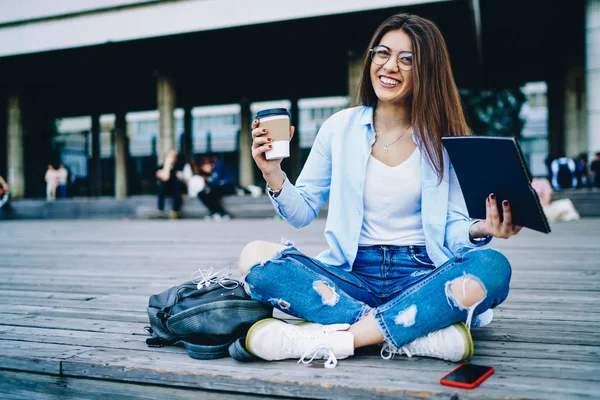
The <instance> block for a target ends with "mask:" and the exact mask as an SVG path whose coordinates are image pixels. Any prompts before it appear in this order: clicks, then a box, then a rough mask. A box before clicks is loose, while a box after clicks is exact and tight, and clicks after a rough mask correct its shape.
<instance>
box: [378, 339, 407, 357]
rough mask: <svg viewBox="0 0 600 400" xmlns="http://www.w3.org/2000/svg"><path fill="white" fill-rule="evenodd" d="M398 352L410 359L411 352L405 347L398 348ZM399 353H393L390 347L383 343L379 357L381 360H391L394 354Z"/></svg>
mask: <svg viewBox="0 0 600 400" xmlns="http://www.w3.org/2000/svg"><path fill="white" fill-rule="evenodd" d="M400 350H402V352H404V354H406V355H407V356H408V357H409V358H410V357H412V354H411V352H410V351H409V350H408V348H407V347H406V346H402V347H401V348H400ZM399 353H400V352H399V351H395V350H394V349H393V348H392V345H391V344H389V343H387V342H385V343H384V344H383V346H382V347H381V351H380V352H379V354H380V355H381V358H383V359H384V360H391V359H392V358H394V357H395V356H396V354H399Z"/></svg>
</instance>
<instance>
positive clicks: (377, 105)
mask: <svg viewBox="0 0 600 400" xmlns="http://www.w3.org/2000/svg"><path fill="white" fill-rule="evenodd" d="M359 100H360V103H361V105H360V106H359V107H354V108H350V109H347V110H343V111H340V112H338V113H336V114H334V115H333V116H332V117H330V118H329V119H328V120H327V121H325V123H324V124H323V125H322V126H321V129H320V130H319V134H318V135H317V137H316V140H315V143H314V145H313V147H312V150H311V153H310V155H309V157H308V160H307V161H306V164H305V165H304V169H303V170H302V173H301V174H300V177H299V178H298V180H297V182H296V184H295V185H293V184H292V183H291V182H290V181H289V180H288V179H287V177H286V176H285V174H284V173H283V171H282V169H281V165H280V163H281V161H280V160H267V159H266V158H265V156H264V154H265V152H267V151H268V150H269V149H270V148H271V141H270V139H269V138H268V137H267V136H266V133H267V130H266V129H265V128H263V127H260V128H259V124H260V121H259V120H255V121H254V122H253V124H252V128H253V131H252V137H253V143H252V156H253V158H254V160H255V162H256V164H257V165H258V167H259V168H260V170H261V171H262V173H263V176H264V178H265V180H266V181H267V185H268V186H269V189H270V191H269V192H270V196H271V200H272V202H273V206H274V208H275V210H276V211H277V213H278V214H279V215H280V216H281V217H282V218H283V219H284V220H285V221H287V222H288V223H290V224H291V225H293V226H295V227H297V228H300V227H303V226H305V225H307V224H309V223H310V222H311V221H312V220H313V219H314V218H316V216H317V215H318V214H319V211H320V209H321V207H322V206H323V204H325V202H327V201H329V212H328V216H327V226H326V231H325V236H326V238H327V242H328V244H329V249H327V250H325V251H323V252H322V253H320V254H319V255H318V256H317V257H315V258H313V257H309V256H307V255H306V254H304V253H302V252H301V251H300V250H298V249H297V248H296V247H295V246H294V245H293V244H292V243H291V242H287V241H286V242H285V243H283V244H276V243H269V242H263V241H254V242H252V243H250V244H248V245H247V246H246V247H245V248H244V249H243V251H242V253H241V255H240V272H241V273H242V275H243V276H244V281H245V287H246V290H247V291H248V293H250V295H251V296H252V297H253V298H255V299H257V300H260V301H262V302H264V303H267V304H270V305H272V306H273V307H276V308H279V309H280V310H281V311H284V312H285V313H288V314H292V315H294V316H296V317H298V318H301V319H304V320H307V321H310V322H313V323H312V324H304V325H289V324H286V323H285V322H283V321H278V320H274V319H269V320H264V321H260V322H258V323H257V324H255V325H254V326H253V327H252V328H251V329H250V331H249V332H248V336H247V340H246V347H247V348H248V350H249V351H250V352H251V353H253V354H254V355H256V356H258V357H260V358H263V359H265V360H280V359H286V358H294V357H297V358H300V359H301V360H302V361H303V362H304V361H305V360H308V361H307V362H310V360H312V359H314V358H324V359H327V362H326V363H325V366H326V367H334V366H335V365H336V364H337V359H340V358H345V357H349V356H351V355H353V354H354V349H355V348H358V347H362V346H366V345H373V344H384V347H383V348H382V357H383V358H386V359H389V358H391V357H392V356H393V355H394V354H400V353H404V354H406V355H408V356H409V357H411V356H415V355H417V356H428V357H436V358H442V359H445V360H451V361H460V360H464V359H466V358H469V357H471V356H472V355H473V351H474V350H473V341H472V339H471V335H470V331H469V328H470V326H471V325H472V324H473V325H478V326H481V325H484V324H486V323H489V321H491V315H492V311H491V309H492V308H494V307H496V306H497V305H499V304H500V303H502V302H503V301H504V299H505V298H506V297H507V295H508V287H509V282H510V276H511V268H510V264H509V263H508V261H507V259H506V258H505V257H504V256H503V255H502V254H500V253H499V252H497V251H494V250H483V251H473V252H471V251H470V250H472V249H475V248H478V247H481V246H484V245H485V244H487V243H489V241H490V240H491V237H492V236H496V237H503V238H507V237H509V236H511V235H514V234H516V233H518V232H519V230H520V227H516V226H514V225H513V224H512V223H511V222H510V221H511V214H510V205H508V204H505V205H504V207H503V211H504V219H503V220H502V221H503V222H500V217H499V215H498V209H497V207H496V200H495V197H494V195H493V194H491V195H490V197H489V198H488V199H487V205H488V207H487V209H488V215H487V218H486V220H485V221H478V222H475V223H473V222H472V221H471V220H470V219H469V215H468V212H467V209H466V206H465V201H464V197H463V194H462V192H461V189H460V186H459V184H458V181H457V178H456V174H455V173H454V170H453V168H452V166H451V165H450V162H449V160H448V156H447V154H446V152H445V151H444V148H443V147H442V137H443V136H461V135H468V134H469V128H468V126H467V124H466V122H465V118H464V115H463V110H462V107H461V103H460V98H459V94H458V90H457V88H456V84H455V82H454V78H453V76H452V69H451V68H450V60H449V57H448V51H447V49H446V44H445V43H444V39H443V38H442V35H441V33H440V31H439V30H438V28H437V27H436V25H435V24H434V23H433V22H431V21H429V20H426V19H424V18H420V17H417V16H414V15H408V14H398V15H394V16H392V17H390V18H388V19H387V20H386V21H384V22H383V24H381V26H380V27H379V28H378V29H377V31H376V32H375V34H374V35H373V37H372V39H371V42H370V44H369V47H368V48H367V50H366V51H365V56H364V63H363V69H362V75H361V83H360V92H359ZM409 132H410V134H409ZM293 134H294V128H293V127H290V136H291V135H293Z"/></svg>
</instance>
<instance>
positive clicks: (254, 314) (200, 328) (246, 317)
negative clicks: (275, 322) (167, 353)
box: [146, 279, 273, 361]
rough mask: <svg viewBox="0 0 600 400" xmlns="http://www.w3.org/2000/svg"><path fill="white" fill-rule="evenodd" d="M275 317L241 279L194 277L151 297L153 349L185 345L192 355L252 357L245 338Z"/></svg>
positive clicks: (149, 303)
mask: <svg viewBox="0 0 600 400" xmlns="http://www.w3.org/2000/svg"><path fill="white" fill-rule="evenodd" d="M272 315H273V308H272V307H270V306H267V305H265V304H263V303H261V302H259V301H257V300H252V299H251V298H250V296H248V294H247V293H246V292H245V291H244V288H243V287H242V285H241V283H240V282H238V281H236V280H233V279H222V280H219V281H212V282H208V283H207V284H204V285H199V284H197V283H195V282H193V281H190V282H186V283H184V284H182V285H179V286H174V287H172V288H170V289H168V290H166V291H164V292H162V293H160V294H155V295H152V296H150V300H149V302H148V318H149V320H150V327H149V328H148V331H149V332H150V333H151V335H152V338H149V339H147V340H146V344H148V346H150V347H162V346H165V345H182V346H184V347H185V348H186V350H187V352H188V354H189V356H190V357H193V358H199V359H213V358H222V357H227V356H229V355H231V356H232V357H234V358H235V359H237V360H240V361H244V360H247V359H250V358H252V356H251V355H250V354H249V353H248V352H247V351H246V350H245V347H244V337H245V336H246V332H247V331H248V329H249V328H250V327H251V326H252V325H253V324H254V323H255V322H257V321H260V320H261V319H264V318H269V317H271V316H272Z"/></svg>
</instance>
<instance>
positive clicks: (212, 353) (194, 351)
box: [180, 340, 231, 360]
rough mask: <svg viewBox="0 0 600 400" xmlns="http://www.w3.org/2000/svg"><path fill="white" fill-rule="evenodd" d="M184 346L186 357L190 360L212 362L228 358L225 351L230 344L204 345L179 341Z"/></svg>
mask: <svg viewBox="0 0 600 400" xmlns="http://www.w3.org/2000/svg"><path fill="white" fill-rule="evenodd" d="M180 343H182V344H183V345H184V346H185V349H186V351H187V353H188V355H189V356H190V357H192V358H196V359H199V360H212V359H215V358H224V357H229V352H228V351H227V349H228V348H229V345H230V344H231V342H225V343H222V344H215V345H206V344H194V343H190V342H186V341H183V340H181V341H180Z"/></svg>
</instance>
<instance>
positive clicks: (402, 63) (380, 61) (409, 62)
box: [370, 46, 413, 71]
mask: <svg viewBox="0 0 600 400" xmlns="http://www.w3.org/2000/svg"><path fill="white" fill-rule="evenodd" d="M370 51H371V61H373V62H374V63H375V64H377V65H385V63H387V62H388V60H389V59H390V57H391V56H392V54H398V59H397V60H396V62H397V63H398V67H399V68H400V69H401V70H403V71H410V70H411V69H412V67H413V53H412V51H401V52H399V53H393V52H392V51H391V50H390V49H389V48H387V47H386V46H375V47H373V48H372V49H371V50H370Z"/></svg>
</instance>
